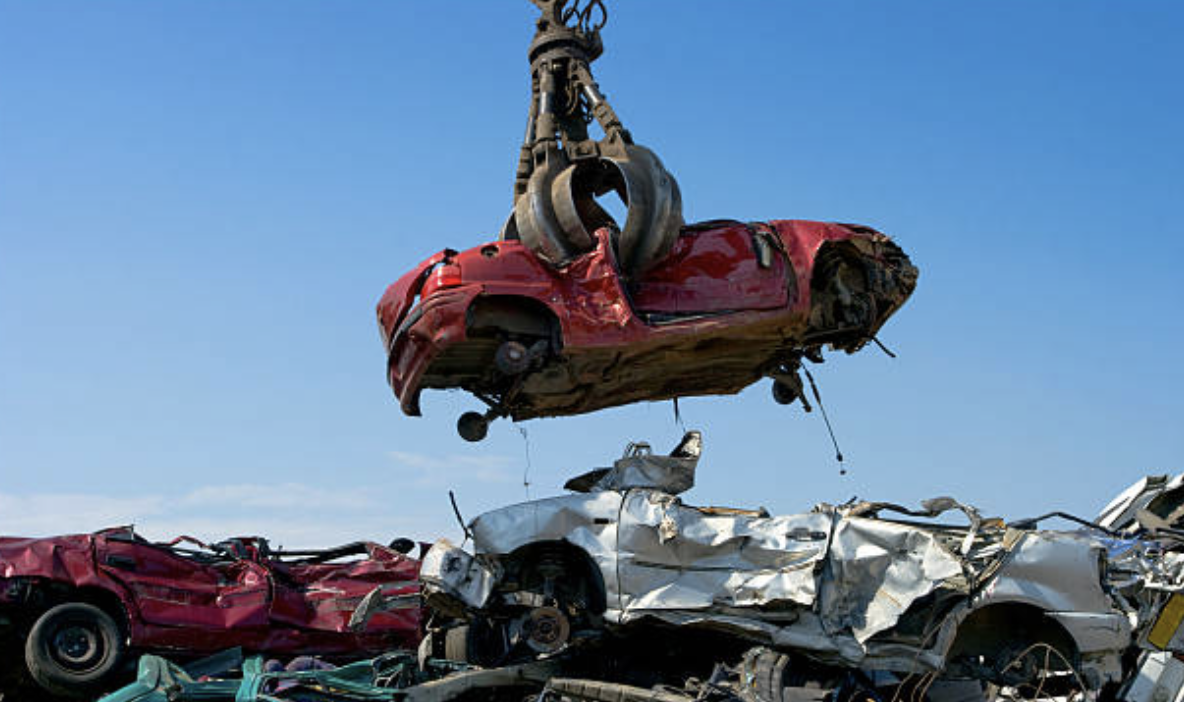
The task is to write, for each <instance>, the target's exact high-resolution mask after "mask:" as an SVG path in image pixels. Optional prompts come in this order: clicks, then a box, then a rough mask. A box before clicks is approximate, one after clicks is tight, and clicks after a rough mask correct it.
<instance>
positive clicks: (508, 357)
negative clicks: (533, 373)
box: [493, 341, 530, 375]
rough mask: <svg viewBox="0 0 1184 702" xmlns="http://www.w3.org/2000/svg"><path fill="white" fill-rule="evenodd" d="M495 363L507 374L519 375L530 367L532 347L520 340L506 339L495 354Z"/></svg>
mask: <svg viewBox="0 0 1184 702" xmlns="http://www.w3.org/2000/svg"><path fill="white" fill-rule="evenodd" d="M493 364H494V365H495V366H497V369H498V370H499V371H501V372H502V373H503V374H505V375H518V374H519V373H523V372H525V371H526V370H527V369H528V368H530V349H528V348H526V345H525V344H522V343H521V342H518V341H505V342H502V344H501V346H498V347H497V351H495V352H494V354H493Z"/></svg>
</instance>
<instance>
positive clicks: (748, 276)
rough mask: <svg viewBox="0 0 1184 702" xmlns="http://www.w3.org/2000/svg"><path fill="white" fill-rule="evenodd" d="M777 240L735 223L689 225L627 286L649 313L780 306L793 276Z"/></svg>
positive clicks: (786, 298) (787, 295)
mask: <svg viewBox="0 0 1184 702" xmlns="http://www.w3.org/2000/svg"><path fill="white" fill-rule="evenodd" d="M780 249H781V245H780V239H778V238H777V237H776V236H774V235H771V234H769V233H767V232H765V231H764V230H763V229H761V228H759V227H757V226H752V227H749V226H746V225H744V224H740V223H736V224H733V225H730V226H728V225H721V226H720V227H717V228H714V229H706V230H688V231H686V232H684V233H683V234H682V235H681V236H680V237H679V238H678V241H677V242H676V243H675V245H674V249H673V250H672V251H671V252H670V255H668V256H667V257H666V258H664V259H663V260H662V261H661V262H659V264H658V265H657V266H655V267H654V268H652V269H651V270H649V271H646V272H645V273H643V274H642V275H641V276H640V277H639V278H638V280H637V281H636V283H635V284H634V285H633V287H632V289H631V291H630V292H631V294H632V301H633V307H634V309H636V310H637V311H638V312H642V313H650V314H670V315H691V314H707V313H719V312H726V311H744V310H765V309H780V308H782V307H785V306H786V305H787V304H788V303H789V302H791V297H790V296H791V294H793V293H794V291H791V287H792V286H793V285H794V276H793V275H792V271H791V269H790V267H789V265H788V262H787V260H786V257H785V255H784V254H783V253H782V252H781V250H780Z"/></svg>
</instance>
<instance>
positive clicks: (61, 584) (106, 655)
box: [0, 527, 420, 695]
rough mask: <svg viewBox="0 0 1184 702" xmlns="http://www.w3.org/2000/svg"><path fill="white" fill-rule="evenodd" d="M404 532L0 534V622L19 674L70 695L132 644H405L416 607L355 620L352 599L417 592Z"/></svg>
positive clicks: (104, 677)
mask: <svg viewBox="0 0 1184 702" xmlns="http://www.w3.org/2000/svg"><path fill="white" fill-rule="evenodd" d="M414 548H416V544H415V543H414V542H411V541H409V540H407V539H399V540H396V541H395V542H393V543H392V544H391V545H390V546H383V545H381V544H377V543H371V542H357V543H352V544H347V545H345V546H341V547H338V548H331V549H325V550H317V551H287V552H280V551H271V550H270V547H269V545H268V542H267V540H266V539H263V538H260V537H244V538H234V539H228V540H226V541H221V542H218V543H215V544H208V545H207V544H204V543H202V542H200V541H198V540H197V539H193V538H191V537H184V536H182V537H179V538H177V539H175V540H173V541H171V542H168V543H152V542H149V541H147V540H145V539H144V538H142V537H140V536H139V535H137V534H136V533H135V532H134V530H133V529H132V528H131V527H121V528H113V529H105V530H103V531H99V532H96V533H94V534H75V535H69V536H55V537H48V538H35V539H34V538H13V537H4V538H0V625H6V626H3V627H0V628H2V629H3V631H2V632H0V633H2V634H3V635H6V636H12V635H14V634H15V635H17V636H19V637H21V638H22V639H23V640H24V648H25V660H26V664H27V666H28V672H29V674H30V676H31V677H32V679H33V680H34V681H35V682H37V683H38V684H40V685H41V686H42V687H43V688H45V689H47V690H49V691H50V692H53V693H56V694H63V695H77V694H84V693H87V692H90V691H92V690H93V689H95V688H96V687H98V686H101V685H102V684H104V683H105V682H108V681H109V680H110V679H111V677H112V676H117V675H118V674H119V673H120V672H121V671H122V670H123V669H124V668H125V667H126V666H127V665H129V664H130V662H131V661H132V660H133V659H134V658H135V655H133V654H135V653H140V652H145V651H157V652H171V653H173V654H180V655H187V656H200V655H205V654H210V653H213V652H216V651H220V650H223V649H226V648H229V647H235V646H238V647H242V648H243V649H245V650H247V651H256V652H261V653H273V654H277V655H284V654H297V653H299V654H304V655H320V656H327V657H333V656H354V655H356V654H358V653H379V652H383V651H387V650H390V649H392V648H399V647H413V646H415V645H416V644H417V643H418V640H419V618H420V612H419V606H418V604H417V602H415V600H416V598H407V599H408V600H409V601H411V602H413V603H414V604H409V605H408V606H407V607H405V608H394V609H390V610H386V611H382V612H379V613H376V614H374V615H373V616H372V617H370V618H369V623H368V625H367V627H366V628H365V630H363V631H361V632H355V631H353V630H351V628H350V626H349V622H350V618H351V616H352V615H353V612H354V610H355V609H356V608H357V607H358V605H359V603H360V602H361V601H362V600H363V598H364V597H365V596H366V595H367V594H368V593H370V592H371V591H373V590H375V588H380V589H381V592H383V593H385V594H388V595H398V594H405V595H413V594H414V593H416V592H418V576H419V561H418V560H417V559H415V558H412V557H410V556H408V555H407V552H409V551H411V550H412V549H414Z"/></svg>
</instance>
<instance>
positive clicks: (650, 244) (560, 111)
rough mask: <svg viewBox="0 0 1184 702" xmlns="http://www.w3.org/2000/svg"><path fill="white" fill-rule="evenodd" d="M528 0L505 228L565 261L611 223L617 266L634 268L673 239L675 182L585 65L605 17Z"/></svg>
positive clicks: (652, 259)
mask: <svg viewBox="0 0 1184 702" xmlns="http://www.w3.org/2000/svg"><path fill="white" fill-rule="evenodd" d="M534 2H535V4H536V5H537V6H538V7H539V8H540V10H542V14H543V16H542V18H541V19H540V20H539V21H538V25H537V26H538V31H537V33H536V34H535V38H534V41H532V42H531V50H530V59H531V75H532V96H531V109H530V116H529V119H528V120H527V130H526V138H525V140H524V143H523V147H522V156H521V158H520V160H519V168H518V177H517V180H516V182H515V188H514V192H515V201H514V213H513V215H512V217H511V219H510V220H509V221H507V222H506V224H505V226H504V227H503V228H502V234H501V236H502V238H503V239H519V240H521V241H522V243H523V244H525V245H526V246H527V247H528V248H530V249H531V250H532V251H534V252H535V253H536V254H537V255H538V256H539V257H541V258H543V259H544V260H546V261H548V262H549V263H551V264H552V265H554V266H556V267H562V266H564V265H566V264H567V263H568V262H570V261H571V260H572V259H573V258H575V257H576V256H579V255H580V254H582V253H585V252H587V251H589V250H590V249H591V248H592V247H593V245H594V239H593V237H592V233H593V232H594V231H596V230H597V229H599V228H601V227H609V228H611V229H613V231H614V232H615V236H614V237H613V242H614V245H615V246H616V253H617V259H618V261H619V263H620V266H621V271H622V273H624V274H625V275H626V276H633V275H637V274H639V273H641V272H644V271H645V270H646V269H647V268H649V267H651V266H652V265H654V264H655V263H657V262H658V261H659V260H661V259H662V258H663V257H664V256H666V254H667V253H669V252H670V249H671V248H672V247H673V246H674V242H675V240H676V239H677V238H678V233H679V230H680V229H681V228H682V225H683V219H682V198H681V195H680V193H679V190H678V183H677V182H676V181H675V179H674V177H673V176H672V175H670V173H669V172H668V171H667V170H666V168H665V167H664V166H663V165H662V161H661V159H659V158H658V156H657V155H656V154H655V153H654V152H653V151H650V150H649V149H647V148H645V147H644V146H640V145H637V144H634V143H633V140H632V138H631V137H630V135H629V133H628V132H627V131H626V130H625V128H624V127H623V126H622V125H621V121H620V119H619V118H618V117H617V115H616V113H615V112H614V111H613V109H612V107H611V106H609V104H608V100H607V99H606V98H605V97H604V95H603V94H602V93H601V92H600V88H599V86H597V84H596V83H595V81H594V80H593V79H592V73H591V69H590V68H589V64H590V63H591V62H592V61H593V60H594V59H595V58H596V57H597V56H599V55H600V53H601V51H602V50H603V46H602V44H601V42H600V34H599V32H600V28H601V27H602V26H603V21H601V22H591V21H589V19H588V18H589V17H590V16H591V13H590V6H588V7H585V10H584V11H579V12H577V11H575V10H576V8H579V7H580V5H579V3H576V4H575V5H573V6H571V7H568V4H569V3H568V0H534ZM597 5H598V6H599V3H597ZM600 11H601V12H603V6H600ZM573 18H575V20H574V21H572V19H573ZM603 18H604V19H607V14H604V15H603ZM569 22H572V23H571V24H570V26H569ZM593 120H596V121H597V122H598V123H599V124H600V126H601V128H603V130H604V138H603V139H601V140H599V141H594V140H592V139H590V138H589V136H588V132H587V125H588V124H589V123H590V122H592V121H593ZM610 192H615V193H616V194H617V196H618V197H620V199H621V201H622V203H623V204H624V206H625V209H626V214H625V222H624V223H623V224H622V223H619V222H616V221H615V220H614V219H613V217H612V216H611V215H610V214H609V213H608V212H607V211H606V210H605V209H604V208H603V207H602V206H601V205H600V204H599V203H598V202H597V201H596V198H598V197H600V196H602V195H605V194H607V193H610Z"/></svg>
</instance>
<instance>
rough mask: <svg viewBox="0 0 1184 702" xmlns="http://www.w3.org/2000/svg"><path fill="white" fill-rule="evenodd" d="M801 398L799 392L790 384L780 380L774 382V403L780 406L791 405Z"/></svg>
mask: <svg viewBox="0 0 1184 702" xmlns="http://www.w3.org/2000/svg"><path fill="white" fill-rule="evenodd" d="M799 397H800V395H799V394H798V391H797V390H796V389H795V388H793V387H791V386H790V385H789V383H783V382H781V381H780V380H774V381H773V401H774V402H776V403H777V404H779V405H791V404H793V403H794V402H796V401H797V399H798V398H799Z"/></svg>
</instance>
